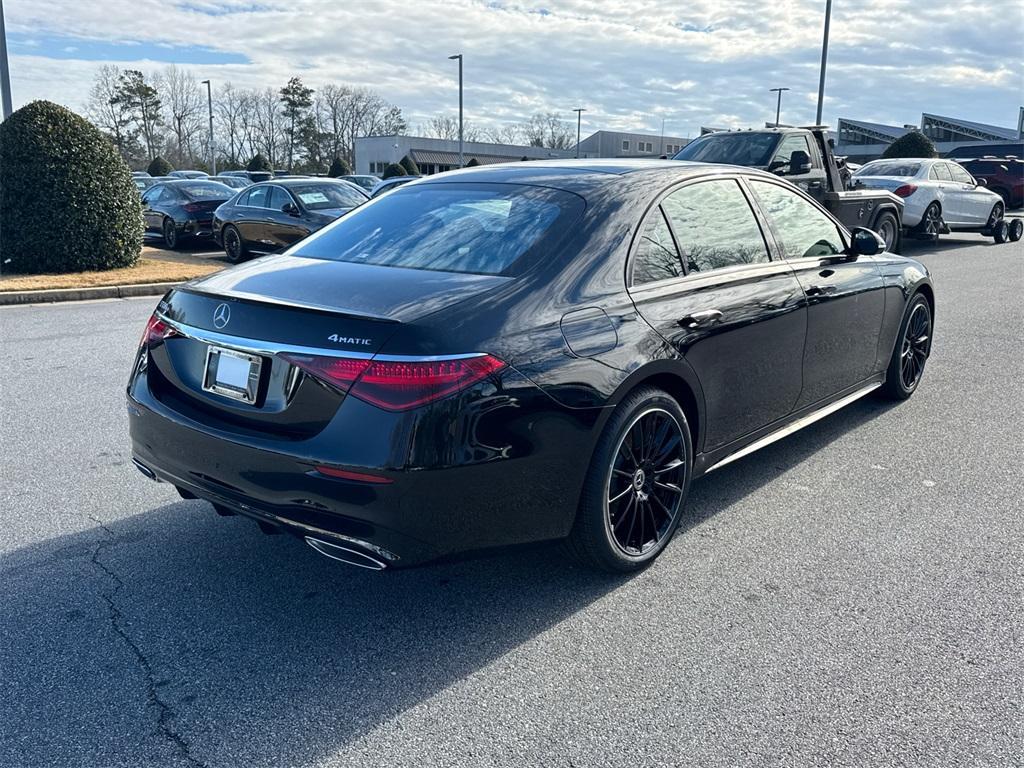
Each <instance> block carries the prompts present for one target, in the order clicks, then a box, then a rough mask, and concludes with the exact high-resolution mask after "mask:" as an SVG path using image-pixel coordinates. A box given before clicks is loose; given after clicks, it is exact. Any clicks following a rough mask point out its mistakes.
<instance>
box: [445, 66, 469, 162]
mask: <svg viewBox="0 0 1024 768" xmlns="http://www.w3.org/2000/svg"><path fill="white" fill-rule="evenodd" d="M448 58H449V59H458V60H459V168H462V167H463V166H465V162H463V160H464V158H463V155H462V54H461V53H456V54H455V55H454V56H449V57H448Z"/></svg>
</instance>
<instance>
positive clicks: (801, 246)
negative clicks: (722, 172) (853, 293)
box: [750, 179, 846, 259]
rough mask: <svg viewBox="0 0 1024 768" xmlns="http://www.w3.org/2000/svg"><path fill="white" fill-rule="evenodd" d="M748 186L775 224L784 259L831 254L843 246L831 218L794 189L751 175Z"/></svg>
mask: <svg viewBox="0 0 1024 768" xmlns="http://www.w3.org/2000/svg"><path fill="white" fill-rule="evenodd" d="M750 188H751V189H753V190H754V194H755V195H757V199H758V200H760V201H761V205H762V207H763V208H764V210H765V212H766V213H767V214H768V217H769V218H770V219H771V220H772V223H773V224H774V225H775V229H776V231H777V232H778V235H779V237H780V238H781V239H782V247H783V250H784V253H785V256H786V258H787V259H802V258H805V257H810V256H818V257H821V256H834V255H836V254H837V253H842V252H843V251H844V250H845V249H846V244H845V243H844V242H843V238H842V236H841V235H840V234H839V228H838V227H837V226H836V225H835V222H833V221H832V219H830V218H829V217H828V216H826V215H825V214H824V213H822V212H821V211H820V210H818V208H816V207H815V206H814V205H812V204H811V203H809V202H807V201H806V200H804V199H803V198H802V197H800V195H798V194H797V193H796V192H792V191H790V190H788V189H786V188H785V187H782V186H780V185H778V184H771V183H769V182H766V181H755V180H753V179H751V180H750Z"/></svg>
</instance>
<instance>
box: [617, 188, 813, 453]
mask: <svg viewBox="0 0 1024 768" xmlns="http://www.w3.org/2000/svg"><path fill="white" fill-rule="evenodd" d="M715 184H729V185H732V188H731V189H729V188H717V190H718V191H715V190H716V188H715V187H713V186H712V185H715ZM720 192H721V194H720ZM716 195H717V196H718V197H720V203H721V204H720V205H719V204H718V203H715V202H713V199H714V198H715V197H716ZM709 201H711V202H709ZM663 206H664V208H665V211H666V213H667V214H668V220H669V221H670V222H671V225H672V232H673V240H674V241H676V242H678V245H679V251H680V252H681V253H682V254H683V257H684V259H685V264H686V267H685V269H686V274H685V275H683V276H680V277H675V276H673V275H671V274H668V275H667V276H665V275H664V273H659V271H658V270H657V269H655V270H642V271H641V276H643V275H644V274H646V276H648V277H651V278H653V279H654V281H653V282H651V283H648V284H640V285H637V284H636V283H637V281H636V280H634V287H633V289H632V290H631V294H632V297H633V300H634V303H635V305H636V307H637V310H638V312H639V313H640V315H641V317H643V318H644V319H645V320H646V321H647V323H648V324H650V325H651V326H652V327H653V328H654V329H655V330H656V331H657V332H658V333H659V334H660V335H661V337H662V338H664V339H665V340H666V341H667V342H668V343H669V344H670V345H671V346H672V347H673V348H674V349H675V351H676V352H677V353H678V354H679V356H680V357H681V358H682V359H684V360H685V361H686V362H687V363H688V365H689V367H690V368H691V369H692V370H693V372H694V374H695V375H696V377H697V378H698V380H699V382H700V386H701V389H702V391H703V395H704V408H705V418H704V426H703V429H702V434H703V437H704V441H703V446H702V450H704V451H711V450H714V449H716V448H719V447H721V446H724V445H726V444H729V443H731V442H733V441H735V440H737V439H739V438H742V437H744V436H745V435H748V434H750V433H752V432H754V431H757V430H758V429H760V428H762V427H764V426H766V425H768V424H771V423H773V422H775V421H777V420H779V419H782V418H785V417H786V416H787V415H789V413H790V412H791V411H792V409H793V406H794V403H795V402H796V400H797V398H798V396H799V394H800V390H801V386H802V373H801V360H802V355H803V348H804V336H805V331H806V317H805V312H806V307H805V302H804V296H803V292H802V291H801V289H800V284H799V282H798V281H797V279H796V277H795V276H794V274H793V271H792V269H791V268H790V267H789V265H788V264H786V263H783V262H770V261H768V251H767V245H766V242H765V240H764V237H763V235H762V233H761V230H760V228H759V227H758V225H757V223H756V219H755V217H754V214H753V211H751V210H750V209H749V206H748V203H747V201H746V198H745V196H744V194H743V192H742V190H741V187H740V186H739V185H738V183H737V182H736V181H735V180H732V179H726V180H715V181H706V182H701V183H698V184H692V185H688V186H686V187H683V188H682V189H680V190H678V191H676V192H673V193H672V194H671V195H670V196H668V197H667V198H665V200H664V201H663ZM743 207H746V213H745V214H744V213H743V211H742V208H743ZM655 215H658V214H655ZM649 225H650V218H649V219H648V222H647V223H645V228H646V227H648V226H649ZM731 227H732V228H733V229H732V230H731V229H730V228H731ZM737 227H742V230H741V229H737ZM674 233H678V234H674ZM641 240H642V238H641ZM660 253H661V252H660V251H659V254H660ZM639 255H641V254H640V251H639V249H638V251H637V254H636V255H635V256H634V260H633V263H634V271H633V274H634V276H636V275H637V262H638V258H637V256H639ZM728 262H732V263H728ZM682 269H683V268H682V267H680V272H681V271H682ZM659 278H660V279H659Z"/></svg>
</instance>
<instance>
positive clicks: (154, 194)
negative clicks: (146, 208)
mask: <svg viewBox="0 0 1024 768" xmlns="http://www.w3.org/2000/svg"><path fill="white" fill-rule="evenodd" d="M163 191H164V188H163V187H150V189H149V190H147V191H146V194H144V195H143V196H142V202H143V203H145V204H146V205H152V204H153V203H155V202H156V201H157V200H159V199H160V193H161V192H163Z"/></svg>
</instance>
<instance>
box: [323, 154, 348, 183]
mask: <svg viewBox="0 0 1024 768" xmlns="http://www.w3.org/2000/svg"><path fill="white" fill-rule="evenodd" d="M327 175H328V176H330V177H331V178H334V179H336V178H338V177H339V176H351V175H352V168H351V167H350V166H349V164H348V163H346V162H345V161H344V160H343V159H342V158H340V157H336V158H334V159H333V160H331V167H330V170H328V171H327Z"/></svg>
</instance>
